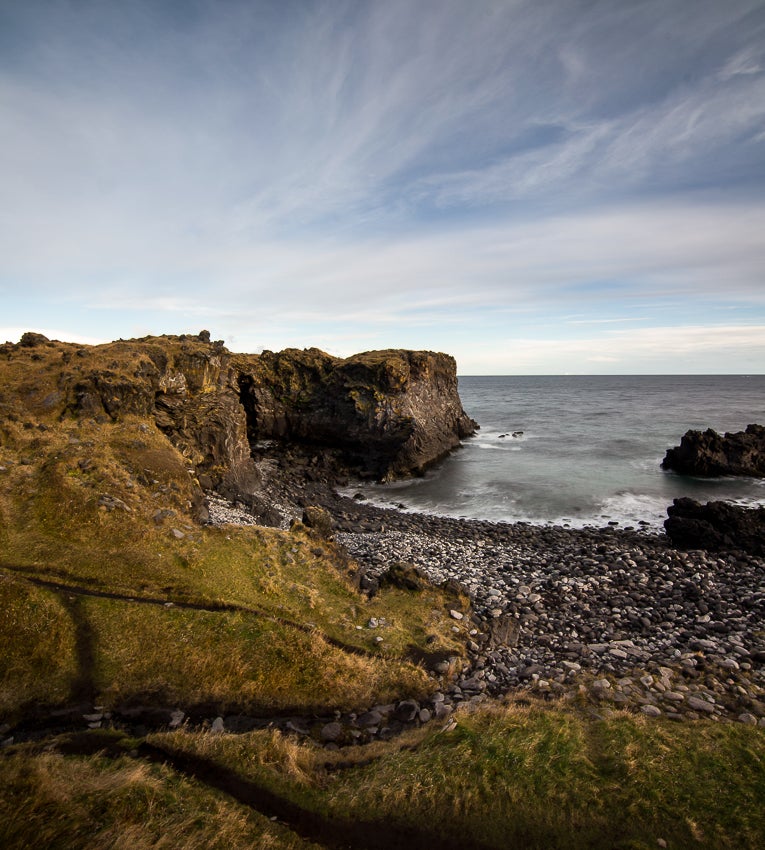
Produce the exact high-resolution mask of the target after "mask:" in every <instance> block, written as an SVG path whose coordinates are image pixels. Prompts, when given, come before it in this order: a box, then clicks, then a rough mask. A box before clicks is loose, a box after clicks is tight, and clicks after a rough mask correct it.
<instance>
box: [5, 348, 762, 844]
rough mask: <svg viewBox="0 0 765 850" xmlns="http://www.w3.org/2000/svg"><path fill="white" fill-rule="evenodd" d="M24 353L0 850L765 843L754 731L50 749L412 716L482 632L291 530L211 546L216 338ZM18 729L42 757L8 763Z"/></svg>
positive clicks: (462, 721)
mask: <svg viewBox="0 0 765 850" xmlns="http://www.w3.org/2000/svg"><path fill="white" fill-rule="evenodd" d="M28 342H29V343H30V344H28V345H27V344H25V345H19V346H0V645H1V646H2V652H0V741H1V742H3V743H4V746H3V747H2V748H0V788H2V793H0V846H2V847H4V848H9V850H14V848H26V847H30V846H46V847H47V846H49V847H61V848H72V850H75V848H82V847H94V848H107V847H108V848H114V847H124V848H127V847H130V848H139V849H140V848H150V847H151V848H154V847H179V848H188V850H196V848H208V847H221V848H222V847H226V848H228V847H231V848H239V847H242V848H244V847H257V848H304V847H306V848H307V847H320V848H340V847H343V848H344V847H357V848H378V847H379V848H383V847H384V848H389V847H397V848H422V847H429V848H430V847H432V848H442V850H448V848H457V847H459V848H460V850H462V848H466V847H470V848H475V850H480V848H503V850H513V848H518V850H520V848H524V850H525V848H571V850H580V849H582V850H583V848H603V850H605V848H633V850H638V848H640V850H648V848H654V847H664V846H666V847H668V848H685V847H688V848H751V850H755V848H761V847H763V846H765V814H764V813H765V730H763V729H760V728H751V727H748V726H744V725H740V724H717V723H714V722H711V721H698V722H694V723H681V724H673V723H671V722H669V721H665V720H662V719H659V720H655V719H651V718H647V717H645V716H634V715H628V714H622V713H615V714H614V715H613V716H611V717H610V718H609V719H605V720H592V719H591V718H590V717H588V716H585V715H584V714H580V713H577V710H576V706H575V705H574V704H573V703H572V704H553V703H547V704H539V705H537V704H533V705H531V706H528V705H526V706H520V705H512V704H509V705H498V704H496V703H494V704H487V705H484V706H483V707H481V708H480V709H478V710H476V711H474V712H473V713H469V712H468V711H465V710H459V711H458V712H457V713H456V715H455V716H454V717H453V718H450V719H449V720H448V722H446V721H445V722H431V723H429V724H427V725H423V726H421V727H420V728H414V729H413V728H410V729H409V731H406V732H404V733H403V734H401V735H399V736H397V737H394V738H393V739H392V740H376V741H375V742H373V743H370V744H368V745H366V746H363V747H342V748H341V749H339V750H335V751H332V750H330V749H327V748H325V747H322V746H321V745H319V744H318V743H317V742H315V741H314V740H312V739H310V738H305V739H300V738H297V737H290V736H287V735H285V734H283V733H281V732H279V731H277V730H275V729H262V730H259V731H251V732H247V733H245V734H227V733H220V734H212V733H202V732H199V731H191V730H188V729H181V730H177V731H173V732H171V731H167V732H155V733H153V734H146V735H144V732H141V733H140V734H141V735H143V737H141V738H135V739H131V738H129V737H127V735H126V733H124V732H121V731H117V730H112V731H107V730H92V731H80V732H78V733H72V734H69V735H64V736H61V735H57V734H56V730H55V729H53V728H51V726H46V725H45V722H44V721H45V719H46V718H51V717H53V716H54V713H55V711H56V710H57V709H59V708H61V707H72V706H76V707H77V712H78V713H77V717H79V718H82V716H83V706H85V709H84V713H85V714H87V712H88V711H89V710H90V707H95V706H99V707H103V710H109V709H116V708H118V707H120V706H122V707H130V706H135V705H141V706H159V707H165V708H167V707H180V708H182V709H183V710H184V711H187V712H188V711H189V710H190V709H192V708H193V707H195V706H204V707H206V709H207V710H208V711H209V713H208V714H206V715H204V716H205V717H210V716H212V715H214V714H217V713H221V714H222V713H226V714H237V713H242V714H251V715H255V716H260V717H271V716H272V715H277V714H286V713H289V714H291V715H292V714H301V715H303V716H304V717H311V716H312V715H314V714H316V715H328V714H331V712H333V711H335V710H337V711H342V712H350V711H358V710H365V709H367V708H369V707H371V706H373V705H375V704H378V703H387V702H392V701H394V700H398V699H403V698H406V697H415V698H420V697H422V696H424V695H425V694H427V693H428V692H430V691H432V690H433V689H434V688H435V687H436V686H437V682H436V681H435V680H434V679H433V678H431V677H430V676H429V675H428V674H427V673H426V671H425V670H424V669H423V668H422V667H421V666H419V665H418V664H416V663H413V661H412V660H410V659H412V658H419V657H423V656H427V655H428V654H437V655H438V656H439V657H442V658H446V657H449V656H458V657H459V656H462V655H463V654H464V651H463V643H464V642H465V640H466V638H467V630H468V629H469V628H470V625H469V618H467V617H466V618H464V619H463V620H461V621H457V620H455V619H453V618H452V617H450V615H449V610H450V609H452V608H458V607H459V608H461V609H462V610H463V611H465V610H466V609H467V600H466V599H464V598H460V597H459V596H457V595H454V592H453V591H452V592H451V594H448V593H447V592H446V591H445V590H442V589H439V588H435V587H425V588H424V589H421V590H419V591H416V592H413V591H405V590H401V589H397V588H395V587H386V588H383V589H382V590H381V591H380V592H379V594H378V595H377V596H375V597H374V598H373V599H369V598H367V597H366V596H365V595H362V594H360V593H359V592H358V591H357V590H356V589H355V587H354V584H353V581H352V579H351V573H352V572H353V569H354V565H353V564H352V563H351V562H349V561H348V559H347V557H346V555H345V554H344V553H343V552H342V551H340V550H338V549H337V548H336V547H335V546H334V544H333V543H332V542H331V541H330V540H327V539H325V538H322V537H320V536H318V535H317V534H316V533H315V532H312V531H311V530H309V529H307V528H305V527H303V526H302V525H301V524H299V523H298V524H296V525H295V526H294V527H293V528H292V529H291V530H290V531H281V530H278V529H273V528H260V527H238V526H220V527H209V526H204V525H202V524H200V502H201V499H200V494H201V490H200V487H199V483H198V482H199V480H200V470H202V471H203V472H204V474H205V475H208V476H211V477H215V476H218V480H221V481H223V480H224V479H225V469H223V468H222V467H221V466H220V463H219V461H221V460H222V459H225V458H227V457H230V458H239V460H241V451H240V449H241V446H240V444H239V443H238V442H236V441H237V440H239V438H240V437H241V432H242V427H240V426H241V423H239V425H238V426H237V428H238V430H236V429H232V430H229V431H226V433H227V434H228V435H229V437H231V439H232V440H234V449H235V450H234V449H232V448H231V445H232V444H226V440H223V441H222V442H221V443H216V442H215V440H213V441H212V442H211V445H213V446H214V448H215V452H214V456H213V455H210V456H209V457H207V456H204V453H203V452H201V451H199V446H200V445H201V443H200V442H199V440H198V439H197V437H198V434H199V432H198V430H197V429H199V428H202V427H203V426H204V421H203V420H204V417H203V416H202V413H203V412H204V410H205V407H204V402H205V399H206V398H208V396H209V397H212V395H213V394H214V392H217V390H215V387H220V385H221V381H222V382H223V384H226V381H228V378H227V377H226V376H225V374H224V373H225V369H224V368H223V367H221V371H220V373H218V372H216V371H215V369H213V368H212V367H211V366H210V363H211V360H210V358H211V357H213V356H217V354H210V351H208V349H210V348H211V347H210V346H209V345H208V344H206V343H204V341H199V342H197V341H195V340H191V341H187V342H179V341H178V340H177V339H169V340H163V339H162V338H155V339H152V340H149V341H135V342H120V343H114V344H112V345H111V346H98V347H96V348H94V349H90V348H83V347H79V346H69V345H66V344H59V343H48V342H40V341H39V340H38V341H36V340H34V339H32V340H28ZM184 346H185V348H184ZM197 347H199V351H198V352H197ZM203 349H204V350H203ZM79 352H84V353H82V354H81V353H79ZM195 352H196V353H195ZM205 352H206V353H205ZM197 354H198V355H199V356H198V357H197ZM152 356H153V358H154V359H152ZM163 358H164V359H163ZM184 358H185V359H184ZM155 360H156V361H157V362H159V363H165V366H166V367H167V368H166V369H165V371H164V372H163V375H164V378H163V380H164V381H165V382H166V383H167V376H168V375H171V377H172V375H173V374H175V375H176V377H177V374H176V373H177V370H176V367H177V366H178V365H179V364H180V363H181V362H183V363H185V366H184V368H186V369H187V371H188V376H187V378H184V380H188V381H190V382H191V383H193V384H194V386H195V387H196V390H195V392H197V393H198V398H196V397H195V398H196V401H194V399H192V401H194V404H193V405H191V406H190V407H184V405H183V404H175V402H173V404H170V401H172V399H170V400H168V399H167V398H165V395H166V389H168V387H166V388H165V389H162V388H161V387H159V385H158V384H157V386H156V387H155V384H154V383H152V381H154V379H155V378H156V376H154V378H151V377H150V373H151V368H150V366H149V365H148V364H149V363H154V361H155ZM73 364H74V365H73ZM168 364H169V365H168ZM189 364H190V365H189ZM194 364H196V365H194ZM155 365H156V364H155ZM163 368H165V367H163ZM216 368H217V367H216ZM77 369H79V372H78V371H77ZM211 369H212V371H210V370H211ZM104 370H105V371H106V372H109V373H111V374H110V376H107V378H106V383H104V381H103V376H104ZM184 374H185V373H184ZM94 375H97V376H99V377H98V380H96V378H95V377H94ZM147 376H148V377H147ZM221 376H223V377H221ZM157 380H159V379H157ZM173 380H175V379H174V378H173ZM136 381H137V382H138V384H140V385H142V386H143V383H145V387H144V389H145V390H146V392H145V393H143V395H142V394H141V392H143V390H142V391H141V392H139V393H138V394H137V395H136V394H135V392H134V388H135V383H136ZM178 381H179V382H180V379H178ZM99 382H100V383H99ZM142 382H143V383H142ZM226 386H228V385H226ZM169 388H170V389H172V387H169ZM229 390H231V388H230V387H229V388H228V389H227V390H226V392H229ZM155 392H158V393H160V401H161V402H162V404H161V405H160V407H161V410H162V412H161V415H160V416H159V417H158V416H157V413H156V409H155V408H154V407H153V402H152V398H153V394H154V393H155ZM231 392H233V390H231ZM89 393H90V395H88V394H89ZM94 394H95V395H94ZM96 395H97V396H98V398H99V399H101V401H99V402H98V403H97V404H96V402H95V401H94V399H95V396H96ZM171 395H172V394H171ZM176 396H177V397H176ZM176 396H174V397H173V398H175V401H178V398H180V397H181V396H182V394H181V393H180V392H179V393H177V394H176ZM141 398H143V400H144V401H140V399H141ZM183 398H186V397H185V396H183ZM103 399H106V400H107V402H108V405H107V407H108V411H109V412H107V407H104V404H103ZM136 399H138V401H136ZM186 400H187V401H188V399H186ZM139 401H140V403H139ZM144 402H145V404H144ZM184 404H185V402H184ZM170 420H172V422H173V423H175V424H174V427H176V426H177V427H178V428H180V430H176V431H175V432H173V433H174V436H173V434H170V433H169V431H168V429H167V428H166V427H165V426H164V425H163V424H162V423H166V422H168V421H170ZM178 423H180V424H178ZM179 435H180V436H179ZM227 445H228V448H227ZM237 462H238V461H237ZM245 467H246V464H244V463H243V465H242V469H245ZM370 618H375V619H377V620H378V621H382V620H384V622H385V623H386V625H385V627H384V628H380V629H374V630H373V629H369V628H367V627H366V626H367V623H368V621H369V620H370ZM380 637H381V638H382V642H379V641H378V640H376V639H375V638H380ZM99 716H100V715H99ZM30 717H32V718H38V720H39V718H42V719H43V722H42V723H41V724H40V725H38V727H37V729H36V731H35V734H36V735H39V736H40V739H39V740H35V741H27V742H21V743H19V742H18V740H17V742H16V743H13V744H12V743H10V742H9V741H8V737H10V736H11V735H13V734H14V731H15V730H14V726H15V724H19V723H21V724H23V722H24V721H25V720H26V719H27V718H30ZM323 722H324V721H323V720H322V721H321V723H323ZM53 725H55V724H53ZM80 726H82V727H83V728H84V724H83V723H82V722H81V721H80ZM30 728H31V727H30ZM132 728H135V727H132ZM46 730H47V731H46ZM136 734H138V733H136ZM339 740H340V739H339ZM342 740H347V739H342Z"/></svg>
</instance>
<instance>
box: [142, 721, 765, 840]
mask: <svg viewBox="0 0 765 850" xmlns="http://www.w3.org/2000/svg"><path fill="white" fill-rule="evenodd" d="M152 740H154V741H155V742H157V743H160V744H161V745H162V746H163V747H166V748H167V749H169V750H174V749H181V750H187V751H192V752H195V753H198V754H200V755H202V756H203V757H205V758H207V759H211V760H213V761H214V762H216V763H219V764H223V765H226V766H228V767H229V768H233V769H234V770H235V771H237V772H238V773H239V774H240V775H242V776H246V777H249V778H250V779H253V780H254V781H256V782H258V783H261V784H263V785H264V786H265V787H268V788H271V789H273V790H275V791H276V792H278V793H281V794H284V795H288V796H289V797H290V798H291V799H293V800H295V801H296V802H299V803H300V804H301V805H304V806H306V807H308V808H310V809H311V810H313V811H315V812H328V813H329V814H330V815H331V816H333V817H336V818H338V819H346V820H351V821H352V820H354V819H356V820H370V819H371V820H373V821H376V822H379V823H384V824H397V825H399V826H402V827H405V826H417V825H423V824H426V825H428V830H429V831H430V833H431V835H432V840H433V841H434V842H436V841H437V840H438V838H444V839H445V838H448V837H450V836H451V837H453V836H457V835H459V836H463V837H464V840H465V842H466V846H469V845H470V842H471V840H472V841H474V842H480V843H482V844H484V845H487V846H490V847H497V848H524V850H525V848H540V850H541V848H545V850H547V848H567V850H583V848H596V849H597V848H604V850H605V848H653V847H657V846H659V845H658V843H657V842H658V840H659V839H663V840H664V841H666V842H667V844H668V846H669V847H670V848H685V847H689V848H691V847H693V848H751V850H755V848H761V847H763V846H765V733H763V732H762V731H761V730H756V729H751V728H748V727H743V726H740V725H736V724H714V723H711V722H704V721H699V722H696V723H688V724H671V723H670V722H669V721H667V722H657V721H655V720H651V719H648V718H642V717H638V716H634V715H628V714H620V715H617V716H616V717H615V718H613V719H611V720H608V721H593V720H589V719H587V718H585V717H583V716H581V715H578V714H576V713H574V712H571V711H569V710H563V709H560V708H555V707H553V708H549V707H534V708H512V707H511V708H497V707H494V708H488V709H484V710H481V711H479V712H476V713H475V714H472V715H468V714H460V715H458V722H457V725H456V726H455V727H454V728H453V729H451V730H450V731H443V732H439V731H437V730H436V729H434V728H431V729H429V730H427V731H424V730H421V731H419V732H417V733H414V734H413V736H412V737H410V739H409V741H408V744H409V745H410V748H402V746H401V744H400V743H395V744H394V743H391V744H377V745H374V746H373V747H372V748H363V749H362V748H358V749H356V750H353V749H347V750H344V751H342V752H341V753H338V754H332V753H327V752H326V751H323V750H321V749H319V748H317V747H316V746H313V745H305V744H298V743H296V742H294V741H291V740H288V739H285V738H283V737H281V736H278V735H277V734H276V733H270V732H257V733H251V734H249V735H246V736H236V737H235V736H213V735H194V734H190V733H168V734H164V735H155V736H153V737H152ZM370 756H374V760H373V762H372V763H371V764H367V762H368V761H369V758H370ZM332 762H342V764H343V767H342V769H341V770H339V771H331V772H327V769H326V765H327V763H329V764H331V763H332ZM354 762H356V764H357V766H355V767H354V766H353V765H354Z"/></svg>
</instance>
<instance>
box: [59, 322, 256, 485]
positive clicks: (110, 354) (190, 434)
mask: <svg viewBox="0 0 765 850" xmlns="http://www.w3.org/2000/svg"><path fill="white" fill-rule="evenodd" d="M64 359H65V360H66V361H67V362H66V366H65V368H64V373H63V375H62V379H61V388H62V394H63V397H64V404H65V412H66V413H70V414H73V415H75V416H90V417H92V418H95V419H97V420H106V419H107V418H108V419H111V420H113V421H117V420H118V419H119V418H120V417H123V416H126V415H130V414H134V415H138V416H145V417H149V418H153V419H154V422H155V423H156V425H157V427H158V428H159V429H160V430H161V431H163V432H164V433H165V434H166V435H167V437H168V438H169V439H170V441H171V442H172V443H173V445H174V446H175V447H176V448H177V449H178V450H179V451H180V452H181V454H182V455H183V457H184V458H185V460H186V461H187V462H188V463H189V464H190V465H192V466H193V468H194V470H195V472H196V475H197V477H198V479H199V481H200V483H201V484H202V485H203V486H204V487H205V489H210V488H212V487H215V488H216V489H219V490H221V491H223V492H226V493H230V494H232V495H233V494H237V495H239V494H248V493H252V492H253V491H254V490H255V489H256V488H257V485H258V475H257V472H256V470H255V465H254V463H253V461H252V457H251V454H250V445H249V442H248V439H247V419H246V416H245V412H244V410H243V409H242V406H241V404H240V403H239V384H238V375H237V372H236V369H235V368H234V365H233V362H232V356H231V354H230V353H229V352H228V351H227V350H226V348H225V347H224V346H223V343H222V342H213V343H211V342H210V338H209V334H207V332H206V331H203V332H202V333H200V334H199V335H198V336H187V335H182V336H179V337H172V336H163V337H145V338H143V339H136V340H126V341H123V340H120V341H118V342H113V343H109V344H107V345H99V346H94V347H83V348H78V349H76V351H75V352H74V356H70V357H68V358H66V357H65V358H64Z"/></svg>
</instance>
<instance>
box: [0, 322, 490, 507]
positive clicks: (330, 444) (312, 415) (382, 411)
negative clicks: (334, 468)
mask: <svg viewBox="0 0 765 850" xmlns="http://www.w3.org/2000/svg"><path fill="white" fill-rule="evenodd" d="M0 354H2V355H4V356H5V358H6V359H7V360H8V361H9V365H10V364H11V362H12V363H14V364H15V366H16V367H17V368H16V370H15V372H14V374H17V375H19V376H23V377H20V378H19V379H18V385H17V386H14V387H11V386H8V387H6V393H5V396H6V399H5V402H6V403H5V412H6V415H8V416H15V417H16V418H18V419H20V420H22V419H26V418H29V415H30V413H33V412H34V411H35V410H36V411H37V412H38V413H40V414H44V417H43V418H45V419H54V420H55V419H62V418H65V417H74V418H75V419H88V420H91V421H94V422H96V423H108V422H119V421H121V420H123V419H124V418H125V417H129V416H137V417H140V418H145V419H146V421H148V422H152V421H153V423H154V425H155V426H156V427H157V428H158V429H159V430H160V431H161V432H162V433H164V434H165V435H166V437H167V438H168V439H169V441H170V442H171V443H172V445H173V446H174V447H175V448H176V449H177V450H178V451H179V452H180V453H181V455H182V456H183V459H184V461H185V463H186V465H187V468H188V469H189V472H190V473H191V475H192V477H193V480H194V481H195V482H198V484H199V485H201V487H202V488H203V489H212V488H216V489H220V490H222V491H223V492H225V493H227V494H228V495H236V496H247V495H252V494H254V493H256V492H257V490H258V487H259V483H260V479H259V474H258V471H257V469H256V466H255V464H254V462H253V459H252V456H251V448H250V443H251V441H252V442H255V441H258V440H265V439H269V440H271V439H275V440H280V441H284V442H288V443H292V444H302V445H306V446H310V447H311V448H312V450H317V449H322V448H331V449H333V450H334V451H335V452H336V453H337V454H338V455H339V456H340V457H341V459H342V462H343V463H344V464H345V465H346V466H348V467H350V468H351V469H353V470H354V471H357V472H359V473H360V474H362V475H367V476H374V477H376V478H379V479H390V478H394V477H399V476H406V475H412V474H418V473H421V472H422V470H424V469H425V468H426V467H427V466H428V465H429V464H432V463H434V462H436V461H437V460H439V459H440V458H442V457H443V456H444V455H446V454H447V453H448V452H450V451H451V450H452V449H454V448H455V447H456V446H458V445H459V441H460V439H462V438H463V437H466V436H468V435H469V434H472V433H473V431H474V430H475V428H476V427H477V426H476V424H475V423H474V422H473V421H472V420H471V419H469V417H468V416H467V415H466V414H465V412H464V411H463V409H462V405H461V403H460V400H459V396H458V394H457V378H456V365H455V361H454V359H453V358H452V357H449V356H448V355H445V354H434V353H432V352H419V351H379V352H367V353H365V354H359V355H356V356H354V357H350V358H348V359H338V358H334V357H331V356H330V355H328V354H325V353H324V352H322V351H318V350H317V349H308V350H305V351H299V350H295V349H288V350H287V351H283V352H280V353H273V352H269V351H266V352H263V354H260V355H233V354H231V353H230V352H229V351H228V350H227V349H226V348H225V347H224V345H223V343H222V342H211V341H210V337H209V334H208V333H207V332H206V331H203V332H201V333H200V334H199V335H196V336H191V335H181V336H161V337H145V338H142V339H134V340H119V341H117V342H113V343H109V344H106V345H98V346H78V345H73V344H69V343H58V342H56V343H54V342H51V341H49V340H47V339H46V338H45V337H43V336H40V335H39V334H25V335H24V337H22V339H21V341H20V342H19V343H17V344H15V345H13V344H10V343H6V344H5V345H4V346H0ZM9 374H10V373H9ZM14 380H15V379H14ZM9 381H10V379H9ZM12 397H13V398H12ZM0 401H3V399H2V398H0ZM41 421H42V420H41Z"/></svg>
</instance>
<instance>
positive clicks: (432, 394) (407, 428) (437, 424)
mask: <svg viewBox="0 0 765 850" xmlns="http://www.w3.org/2000/svg"><path fill="white" fill-rule="evenodd" d="M236 363H237V369H238V373H239V385H240V389H241V396H240V398H241V402H242V405H243V407H244V409H245V410H246V411H247V416H248V422H249V425H250V438H251V439H253V440H261V439H273V438H275V439H286V440H289V441H293V442H298V443H303V444H307V445H312V446H327V447H332V448H336V449H339V450H340V451H341V453H342V456H343V458H344V460H345V462H346V463H347V464H349V465H350V466H351V467H352V468H354V469H355V470H356V471H358V472H360V473H361V474H364V475H369V476H374V477H375V478H377V479H380V480H390V479H393V478H398V477H403V476H408V475H417V474H420V473H422V472H423V470H424V469H425V468H426V467H428V466H429V465H431V464H433V463H435V462H436V461H438V460H440V459H441V458H443V457H444V456H445V455H446V454H448V453H449V452H450V451H452V450H453V449H454V448H456V447H457V446H458V445H459V442H460V440H461V439H463V438H465V437H467V436H469V435H471V434H472V433H474V431H475V429H476V427H477V425H476V423H475V422H473V421H472V420H471V419H470V418H469V417H468V416H467V415H466V414H465V412H464V410H463V409H462V404H461V402H460V399H459V395H458V393H457V373H456V364H455V361H454V358H453V357H450V356H449V355H446V354H436V353H433V352H430V351H392V350H388V351H372V352H366V353H364V354H357V355H354V356H353V357H349V358H347V359H344V360H343V359H338V358H334V357H331V356H330V355H328V354H325V353H324V352H322V351H319V350H318V349H315V348H312V349H307V350H304V351H299V350H296V349H287V350H286V351H282V352H279V353H273V352H270V351H264V352H263V353H262V354H261V355H258V356H247V357H238V358H237V359H236Z"/></svg>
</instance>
